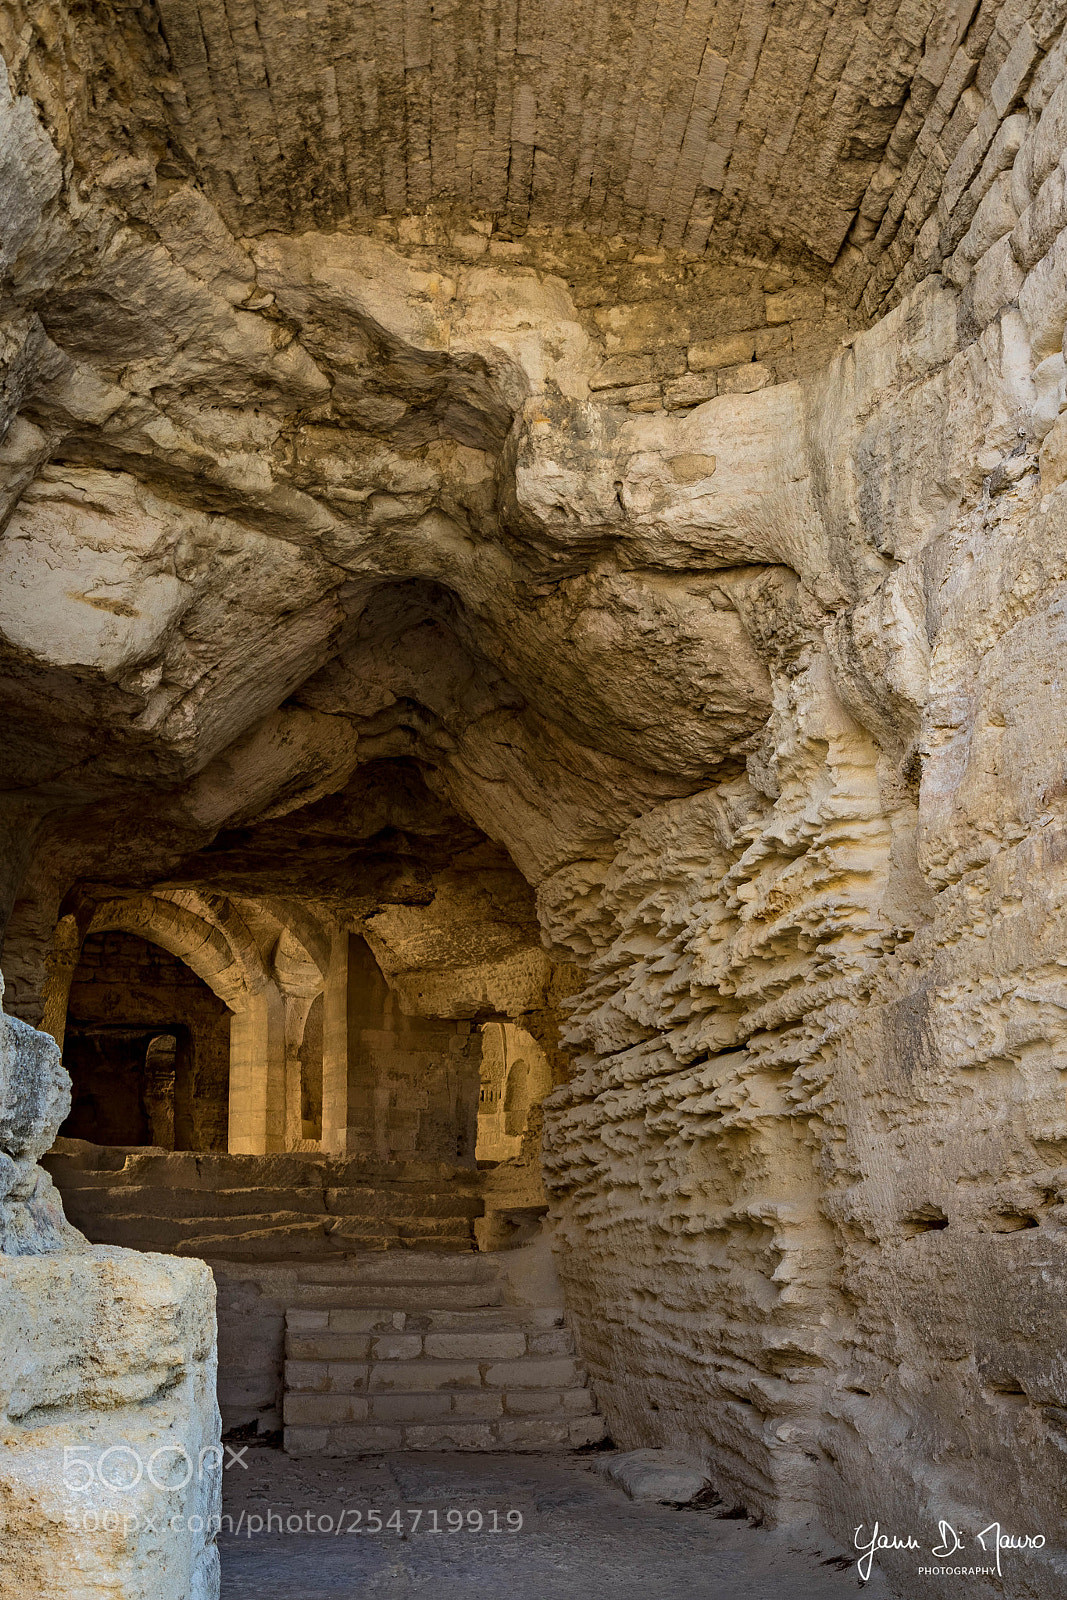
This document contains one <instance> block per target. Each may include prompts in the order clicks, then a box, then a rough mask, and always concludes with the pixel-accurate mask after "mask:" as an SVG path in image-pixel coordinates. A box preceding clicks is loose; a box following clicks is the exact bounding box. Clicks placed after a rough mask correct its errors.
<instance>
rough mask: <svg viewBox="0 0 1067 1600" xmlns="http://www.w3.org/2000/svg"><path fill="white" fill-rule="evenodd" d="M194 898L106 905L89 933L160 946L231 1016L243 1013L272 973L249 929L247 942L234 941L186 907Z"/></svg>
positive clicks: (156, 897) (166, 897) (161, 896)
mask: <svg viewBox="0 0 1067 1600" xmlns="http://www.w3.org/2000/svg"><path fill="white" fill-rule="evenodd" d="M195 898H196V897H195V896H194V895H193V894H189V895H186V893H185V892H183V891H179V892H178V893H175V894H165V893H164V894H158V895H142V896H140V897H138V898H136V899H134V898H129V899H115V900H105V901H104V902H103V904H101V905H100V906H98V907H97V909H96V911H95V913H94V914H93V918H92V921H91V922H90V923H89V927H88V929H87V930H86V932H87V934H88V933H109V932H112V931H122V932H125V933H134V934H137V935H138V937H139V938H142V939H147V940H149V941H150V942H151V943H152V944H158V945H159V946H160V947H161V948H162V949H164V950H167V951H169V952H170V954H171V955H173V956H177V957H178V959H179V960H181V961H184V962H185V964H186V966H187V967H189V968H191V970H192V971H193V972H195V973H196V975H197V977H198V978H202V979H203V981H204V982H205V983H206V984H207V986H208V988H209V989H211V990H212V992H213V993H214V994H216V995H218V997H219V999H220V1000H221V1001H223V1003H224V1004H225V1005H227V1006H228V1007H229V1008H230V1010H231V1011H235V1012H241V1011H244V1010H246V1009H247V1007H248V1004H249V1001H250V999H251V997H252V996H254V995H256V994H259V993H260V992H261V991H262V990H263V989H265V988H266V986H267V984H268V983H269V982H270V977H269V974H268V973H267V970H266V968H265V966H264V964H263V961H262V958H261V957H260V955H259V951H258V950H257V949H256V946H255V943H254V941H253V939H252V937H251V935H250V934H249V933H248V931H247V929H245V935H246V937H244V938H236V937H235V938H234V939H233V941H232V942H231V938H230V937H228V936H227V932H226V931H224V930H223V928H222V927H221V926H219V924H218V922H217V921H214V920H211V921H209V920H207V918H206V917H204V916H202V915H201V914H200V913H199V912H198V911H194V910H192V909H191V908H190V906H189V905H188V904H186V903H183V902H186V901H188V900H193V901H194V902H195ZM242 926H243V924H242Z"/></svg>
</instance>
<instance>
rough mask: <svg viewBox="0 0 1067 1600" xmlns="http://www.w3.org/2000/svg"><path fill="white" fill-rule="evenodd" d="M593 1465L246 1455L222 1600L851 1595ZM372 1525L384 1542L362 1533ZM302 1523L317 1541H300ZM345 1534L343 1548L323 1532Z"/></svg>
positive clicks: (233, 1503)
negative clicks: (626, 1488)
mask: <svg viewBox="0 0 1067 1600" xmlns="http://www.w3.org/2000/svg"><path fill="white" fill-rule="evenodd" d="M594 1460H595V1457H592V1456H589V1455H583V1454H575V1455H562V1456H561V1455H553V1456H547V1455H544V1456H531V1455H495V1454H493V1455H460V1454H453V1455H435V1454H422V1453H418V1454H413V1453H408V1454H396V1455H387V1456H364V1457H358V1458H354V1459H341V1460H324V1459H321V1458H318V1459H315V1458H308V1459H305V1460H291V1459H290V1458H289V1457H287V1456H285V1455H283V1454H282V1452H281V1451H279V1450H271V1449H265V1448H262V1447H258V1448H255V1449H250V1450H248V1451H247V1453H246V1455H245V1456H244V1458H243V1463H244V1468H246V1469H247V1470H244V1468H243V1467H242V1466H233V1465H232V1464H231V1466H230V1469H229V1470H228V1471H227V1473H226V1478H225V1486H226V1488H225V1511H226V1513H227V1514H228V1515H229V1516H232V1518H233V1526H234V1529H235V1530H240V1531H234V1532H233V1533H226V1532H224V1533H223V1535H222V1537H221V1539H220V1546H221V1549H222V1595H223V1600H362V1597H364V1596H366V1597H368V1600H370V1597H374V1600H406V1597H408V1596H415V1595H427V1596H432V1597H433V1600H461V1597H462V1600H497V1597H500V1600H578V1597H581V1600H705V1597H707V1600H711V1597H713V1596H714V1600H845V1597H846V1596H848V1595H852V1594H855V1593H856V1592H857V1590H858V1589H859V1588H860V1584H859V1582H858V1578H857V1573H856V1567H855V1565H854V1564H850V1565H849V1566H848V1568H847V1569H846V1570H842V1565H841V1553H840V1551H839V1550H838V1549H837V1547H836V1546H835V1545H834V1544H833V1543H832V1542H831V1541H830V1540H829V1539H822V1540H821V1541H820V1540H817V1539H814V1540H813V1539H810V1538H805V1537H798V1536H797V1535H796V1534H776V1533H768V1532H765V1531H763V1530H761V1529H756V1528H752V1527H750V1526H749V1524H748V1522H747V1521H746V1520H744V1519H740V1520H737V1519H728V1518H723V1517H722V1516H721V1515H720V1516H717V1515H716V1514H715V1512H714V1510H711V1509H704V1510H691V1509H686V1510H674V1509H671V1508H669V1507H665V1506H654V1507H653V1506H645V1505H637V1504H635V1503H633V1502H632V1501H630V1500H628V1499H627V1498H626V1496H625V1494H623V1492H622V1491H621V1490H620V1489H618V1488H616V1487H615V1486H614V1485H612V1484H610V1483H607V1482H605V1480H604V1479H603V1478H602V1477H600V1476H599V1475H598V1474H597V1473H596V1472H595V1471H594V1470H593V1462H594ZM720 1509H721V1508H720ZM375 1511H377V1512H378V1513H379V1515H380V1520H381V1523H382V1528H381V1531H380V1532H356V1531H355V1529H356V1528H357V1527H360V1528H366V1527H367V1526H368V1524H373V1523H374V1522H375V1521H376V1520H377V1519H376V1518H375V1517H374V1516H373V1514H372V1513H373V1512H375ZM450 1512H451V1513H452V1515H451V1516H449V1513H450ZM494 1512H495V1513H496V1516H495V1518H494V1515H493V1513H494ZM509 1512H511V1513H512V1515H511V1516H510V1518H509V1516H508V1513H509ZM357 1513H359V1515H358V1516H357ZM472 1513H480V1514H481V1519H482V1529H483V1531H481V1532H478V1531H474V1529H473V1528H472V1526H471V1525H472V1524H474V1525H476V1524H477V1522H478V1517H477V1515H472ZM519 1513H521V1527H518V1526H517V1524H518V1522H519V1516H518V1514H519ZM271 1514H273V1516H272V1520H271V1524H270V1528H271V1531H270V1532H269V1533H268V1532H267V1531H266V1529H267V1521H268V1516H269V1515H271ZM257 1519H258V1522H257ZM309 1520H310V1524H311V1526H312V1528H315V1527H316V1525H320V1526H321V1528H322V1532H314V1531H313V1532H311V1533H309V1532H308V1531H307V1528H308V1523H309ZM287 1521H288V1522H289V1527H290V1529H291V1530H292V1531H285V1524H286V1522H287ZM459 1521H462V1524H463V1528H462V1531H455V1532H453V1531H451V1528H452V1527H455V1525H456V1523H457V1522H459ZM390 1522H392V1527H390ZM494 1522H495V1524H496V1526H497V1527H498V1529H499V1531H497V1532H493V1531H492V1528H493V1524H494ZM339 1523H340V1527H341V1532H340V1534H338V1533H336V1532H335V1531H327V1529H328V1528H329V1529H331V1530H335V1529H336V1528H337V1526H338V1524H339ZM435 1524H436V1526H437V1527H438V1528H439V1529H440V1531H439V1532H434V1531H433V1529H434V1525H435ZM298 1528H299V1531H297V1530H298ZM398 1529H401V1530H402V1531H398ZM350 1530H351V1531H350ZM828 1563H829V1564H828ZM865 1590H866V1594H865V1600H884V1597H885V1596H887V1594H888V1591H887V1590H885V1589H884V1588H883V1586H882V1581H881V1579H880V1578H879V1576H878V1574H877V1573H876V1574H875V1576H874V1581H873V1582H871V1583H870V1584H868V1585H866V1586H865Z"/></svg>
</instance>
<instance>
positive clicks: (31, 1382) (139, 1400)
mask: <svg viewBox="0 0 1067 1600" xmlns="http://www.w3.org/2000/svg"><path fill="white" fill-rule="evenodd" d="M2 993H3V986H2V981H0V996H2ZM0 1104H2V1112H0V1116H2V1121H0V1140H2V1141H3V1155H2V1157H0V1159H2V1161H3V1163H4V1167H5V1172H6V1177H5V1182H6V1183H8V1185H9V1187H8V1189H7V1193H6V1196H5V1198H4V1200H3V1202H2V1211H0V1217H2V1222H3V1227H2V1231H0V1528H2V1537H3V1562H2V1565H0V1594H2V1595H4V1596H5V1597H9V1596H10V1597H11V1600H14V1597H15V1596H20V1595H25V1594H27V1593H30V1594H51V1593H56V1592H61V1593H63V1594H64V1595H70V1596H72V1597H75V1600H96V1597H98V1596H100V1597H102V1596H104V1595H114V1594H115V1593H120V1594H122V1595H124V1596H130V1597H131V1600H133V1597H143V1600H150V1597H151V1600H159V1597H160V1596H163V1595H166V1596H168V1597H169V1596H174V1597H175V1600H178V1597H181V1600H212V1597H217V1595H218V1592H219V1566H218V1553H217V1551H216V1549H215V1534H216V1533H217V1531H218V1525H217V1522H216V1521H215V1518H216V1517H217V1508H218V1504H219V1496H220V1490H221V1481H222V1479H221V1473H222V1459H223V1457H222V1449H221V1446H220V1445H219V1443H218V1439H219V1413H218V1405H217V1402H216V1399H215V1365H216V1363H215V1286H214V1283H213V1282H212V1278H211V1274H210V1272H209V1271H208V1269H207V1267H205V1266H204V1265H203V1264H202V1263H201V1262H179V1261H174V1260H169V1259H167V1258H166V1257H163V1256H154V1255H153V1256H149V1255H141V1254H139V1253H137V1252H134V1251H132V1250H118V1249H109V1248H108V1247H106V1246H100V1245H97V1246H90V1245H89V1244H88V1243H87V1242H86V1240H85V1239H84V1238H83V1237H82V1235H81V1234H80V1233H78V1232H77V1230H76V1229H75V1228H72V1227H71V1226H70V1224H69V1223H68V1222H67V1221H66V1220H65V1218H64V1216H63V1207H62V1205H61V1203H60V1199H59V1196H58V1194H57V1193H56V1191H55V1188H54V1187H53V1184H52V1180H51V1178H50V1177H49V1176H48V1174H47V1173H46V1172H45V1171H44V1170H43V1169H42V1168H41V1167H38V1166H37V1165H36V1160H37V1157H38V1156H40V1155H42V1154H43V1153H44V1152H45V1151H46V1150H47V1149H48V1148H49V1147H50V1146H51V1144H52V1143H53V1141H54V1139H55V1136H56V1131H57V1129H58V1127H59V1123H60V1121H61V1119H62V1118H63V1116H64V1115H65V1114H66V1111H67V1110H68V1109H69V1105H70V1081H69V1079H68V1078H67V1075H66V1073H65V1072H64V1071H63V1068H62V1066H61V1065H60V1061H59V1050H58V1047H57V1046H56V1043H55V1041H54V1040H53V1039H52V1038H50V1037H49V1036H48V1035H47V1034H42V1033H38V1032H37V1030H36V1029H35V1028H31V1027H30V1026H29V1025H28V1024H26V1023H24V1022H19V1021H17V1020H16V1019H13V1018H10V1017H6V1016H4V1015H3V1014H2V1013H0Z"/></svg>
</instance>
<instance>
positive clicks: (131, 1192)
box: [63, 1183, 483, 1220]
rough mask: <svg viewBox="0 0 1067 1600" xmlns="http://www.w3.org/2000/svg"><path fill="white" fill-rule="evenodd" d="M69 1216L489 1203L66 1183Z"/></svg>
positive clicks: (373, 1210)
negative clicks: (89, 1185)
mask: <svg viewBox="0 0 1067 1600" xmlns="http://www.w3.org/2000/svg"><path fill="white" fill-rule="evenodd" d="M63 1198H64V1204H65V1207H66V1209H67V1214H68V1215H69V1216H72V1215H74V1214H77V1215H78V1216H84V1217H87V1218H89V1217H93V1218H95V1217H100V1218H103V1217H109V1216H115V1215H133V1214H137V1215H141V1216H153V1217H180V1218H182V1219H183V1220H184V1219H190V1218H195V1217H210V1218H215V1217H218V1218H224V1217H230V1216H252V1217H263V1216H264V1215H269V1214H271V1213H276V1212H285V1213H294V1212H297V1213H304V1214H309V1215H313V1216H327V1217H339V1218H347V1217H380V1218H383V1219H386V1220H392V1219H400V1218H406V1217H420V1218H421V1217H443V1218H447V1217H479V1216H481V1214H482V1211H483V1205H482V1202H481V1200H479V1199H478V1198H477V1197H476V1196H474V1195H464V1194H453V1193H445V1194H441V1193H435V1192H430V1191H427V1190H425V1189H421V1188H416V1187H411V1188H407V1189H400V1190H393V1189H385V1188H382V1189H375V1188H370V1187H367V1186H363V1187H351V1188H345V1189H313V1188H305V1189H256V1188H242V1189H186V1188H179V1187H177V1186H176V1185H168V1186H166V1187H164V1186H162V1185H161V1186H158V1187H153V1186H150V1185H144V1184H121V1185H114V1184H110V1185H107V1186H100V1187H96V1186H92V1187H87V1186H83V1185H82V1184H79V1183H65V1184H64V1186H63Z"/></svg>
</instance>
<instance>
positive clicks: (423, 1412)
mask: <svg viewBox="0 0 1067 1600" xmlns="http://www.w3.org/2000/svg"><path fill="white" fill-rule="evenodd" d="M593 1410H594V1407H593V1396H592V1393H591V1391H590V1390H589V1389H577V1388H575V1389H539V1390H536V1391H531V1390H525V1389H511V1390H503V1391H501V1393H499V1394H490V1393H486V1392H484V1391H482V1390H478V1389H476V1390H465V1389H464V1390H439V1391H437V1392H435V1393H433V1394H423V1393H412V1394H366V1395H364V1394H333V1393H331V1394H305V1393H294V1392H293V1391H291V1390H290V1391H287V1392H286V1396H285V1423H286V1426H287V1427H299V1428H334V1427H340V1426H342V1425H344V1424H347V1423H349V1422H370V1423H373V1424H375V1425H376V1426H383V1425H385V1426H396V1425H397V1424H401V1425H407V1424H415V1423H419V1424H421V1423H429V1424H431V1425H435V1424H438V1423H441V1422H444V1421H452V1420H453V1419H458V1420H460V1421H463V1422H496V1421H499V1419H500V1418H501V1417H515V1418H523V1419H524V1420H530V1419H536V1420H540V1421H552V1422H562V1421H564V1420H570V1419H572V1418H574V1417H588V1416H591V1415H592V1414H593Z"/></svg>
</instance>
